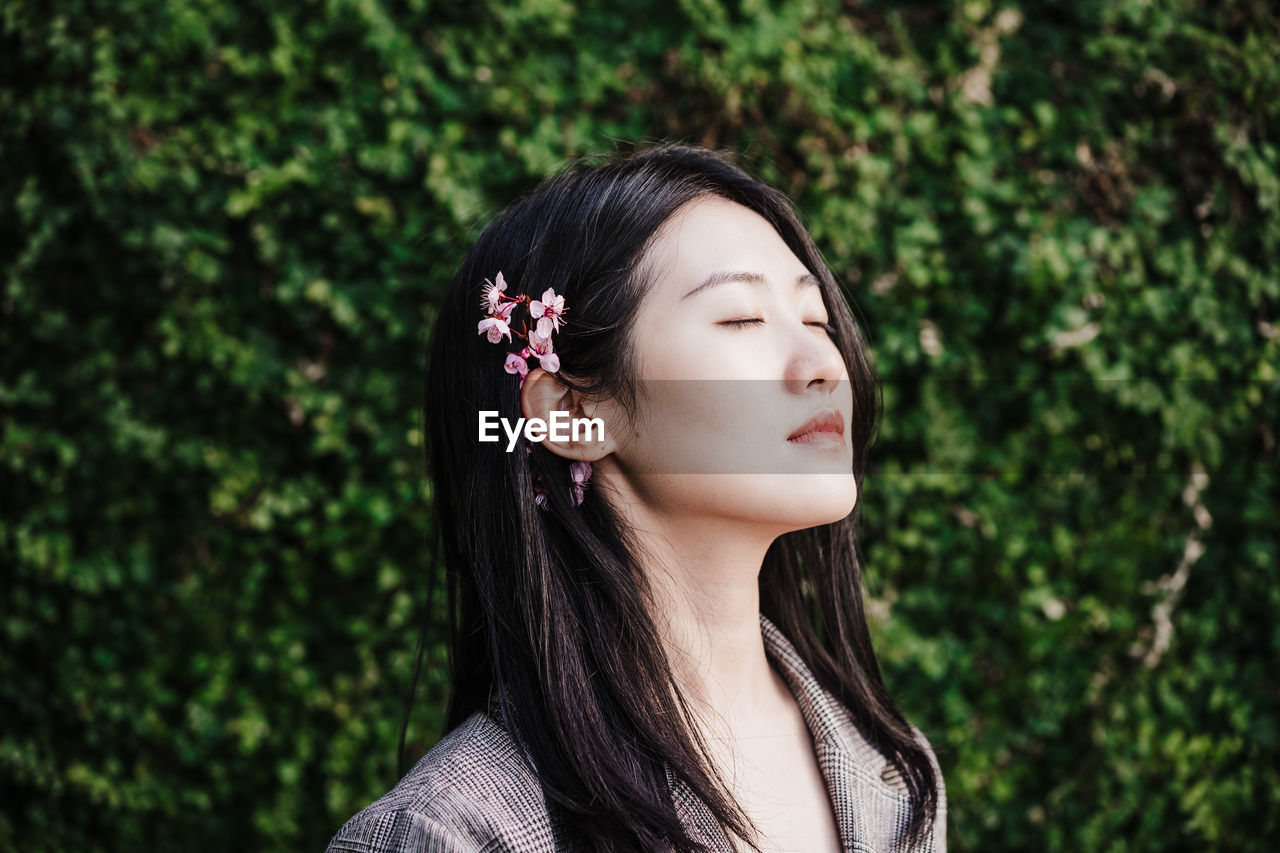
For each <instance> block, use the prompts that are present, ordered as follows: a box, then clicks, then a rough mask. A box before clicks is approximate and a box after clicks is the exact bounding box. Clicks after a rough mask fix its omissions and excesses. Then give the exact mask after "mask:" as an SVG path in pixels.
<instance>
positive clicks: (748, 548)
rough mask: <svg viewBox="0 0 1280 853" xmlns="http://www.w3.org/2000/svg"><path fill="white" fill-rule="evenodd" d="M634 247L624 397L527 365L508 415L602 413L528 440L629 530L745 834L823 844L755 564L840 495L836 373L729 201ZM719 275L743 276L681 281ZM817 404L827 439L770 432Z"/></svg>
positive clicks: (782, 274) (807, 414) (778, 844)
mask: <svg viewBox="0 0 1280 853" xmlns="http://www.w3.org/2000/svg"><path fill="white" fill-rule="evenodd" d="M644 263H645V264H646V267H645V269H646V270H647V272H648V273H649V276H650V280H651V281H652V285H651V288H650V290H649V291H648V292H647V293H646V295H645V297H644V300H643V302H642V305H641V310H640V314H639V316H638V317H637V318H636V322H635V326H634V329H633V337H632V341H633V345H634V347H635V353H636V362H637V373H638V376H639V377H640V379H641V404H640V411H639V412H636V413H628V412H625V411H622V410H621V408H620V407H618V406H616V405H614V404H613V403H611V401H603V402H595V403H589V404H584V403H583V402H581V401H579V400H577V399H575V398H574V396H573V395H572V394H570V393H569V392H567V391H566V390H565V389H564V387H563V386H562V385H560V384H559V382H558V381H557V380H556V379H555V376H554V374H548V373H546V372H545V371H543V370H541V369H535V370H533V371H531V372H530V374H529V376H528V378H527V380H526V382H525V386H524V390H523V392H522V406H523V408H524V415H525V416H526V417H543V418H546V417H548V416H549V412H550V411H551V410H553V409H557V408H560V409H567V410H569V411H573V412H575V413H579V414H581V415H583V416H586V417H601V418H603V419H604V421H605V435H606V439H605V441H604V442H597V443H594V444H590V445H588V444H574V443H572V442H565V443H552V442H547V444H546V446H547V447H548V448H549V449H551V450H552V451H553V452H556V453H559V454H560V455H562V456H565V457H567V458H571V459H585V460H589V461H591V462H592V464H593V474H592V479H591V482H590V485H589V487H588V488H592V489H600V490H602V493H603V494H604V495H606V496H607V499H608V500H610V501H611V502H613V504H614V505H615V506H617V507H618V508H619V509H620V511H621V512H622V513H623V515H624V517H626V518H627V519H628V520H629V521H630V523H632V524H633V525H634V526H635V527H636V528H637V529H638V530H639V531H642V532H643V533H644V534H645V535H644V536H643V537H641V538H643V540H644V541H645V543H646V546H645V547H646V548H647V551H648V553H646V554H644V555H642V562H643V563H644V566H645V569H646V576H647V577H648V578H650V579H651V583H652V586H653V590H654V594H655V597H656V599H657V600H656V604H657V608H656V613H657V614H658V617H659V628H660V629H661V630H662V632H663V638H664V642H665V643H666V646H667V649H668V653H669V655H670V657H671V660H672V662H673V666H674V668H675V673H676V678H677V681H678V682H679V683H680V685H681V688H682V690H683V691H684V694H685V696H686V697H688V698H689V699H690V700H691V702H692V704H693V705H694V707H695V708H696V709H697V711H698V713H699V714H700V717H701V720H702V727H703V733H704V735H705V736H706V737H707V738H708V742H709V744H710V745H711V748H712V752H713V757H714V760H715V763H716V766H717V768H718V769H719V771H720V773H721V775H722V778H723V779H724V780H725V782H726V784H728V785H729V787H730V790H731V791H732V792H733V793H734V796H735V797H736V799H737V801H738V802H739V803H740V804H741V805H742V806H743V808H744V809H745V810H746V812H747V815H748V816H749V817H750V818H751V819H752V821H753V822H755V823H756V825H757V827H758V828H759V829H760V830H761V833H762V836H763V837H762V838H761V839H760V840H761V842H762V848H763V849H766V850H836V849H838V837H837V831H836V828H835V825H834V819H833V816H832V813H831V807H830V800H829V798H828V795H827V792H826V788H825V784H824V782H823V779H822V776H821V773H820V771H819V769H818V765H817V762H816V760H815V757H814V754H813V750H812V744H811V741H810V736H809V733H808V730H807V728H806V726H805V723H804V720H803V718H802V717H801V715H800V712H799V708H798V706H797V705H796V703H795V699H794V697H793V696H792V695H791V693H790V691H789V689H788V688H787V687H786V684H785V682H783V681H782V679H781V677H780V676H779V675H778V673H777V672H776V671H775V670H774V669H773V667H772V666H771V665H770V663H769V661H768V658H767V656H766V653H765V649H764V641H763V638H762V636H761V633H760V623H759V609H760V599H759V586H758V580H759V575H760V570H761V566H762V564H763V560H764V556H765V552H766V550H767V549H768V547H769V545H770V544H771V543H772V542H773V541H774V540H775V539H776V538H777V537H778V536H780V535H782V534H784V533H787V532H789V531H792V530H799V529H803V528H807V527H813V526H816V525H820V524H826V523H830V522H833V521H837V520H839V519H842V518H844V517H846V516H847V515H848V514H849V513H850V512H852V511H853V508H854V505H855V503H856V501H857V497H858V493H857V485H856V482H855V479H854V476H853V472H852V444H851V441H850V436H849V424H850V423H851V421H852V414H853V397H852V390H851V386H850V383H849V377H848V372H847V369H846V366H845V364H844V360H843V358H842V357H841V355H840V351H839V349H838V348H837V347H836V344H835V342H834V341H833V340H832V338H831V337H830V335H829V333H828V331H827V330H826V329H825V328H823V327H822V325H821V324H823V323H825V322H826V321H827V320H828V319H829V317H828V314H827V310H826V307H825V305H824V303H823V299H822V294H821V291H820V290H819V288H818V287H817V286H816V284H813V283H812V282H811V277H810V276H809V271H808V270H807V269H806V268H805V266H804V264H803V263H802V262H801V261H800V259H799V258H797V257H796V255H795V254H794V253H793V252H792V251H791V250H790V249H789V248H788V247H787V245H786V244H785V243H784V242H783V240H782V238H781V237H780V236H779V235H778V234H777V232H775V231H774V230H773V227H772V226H770V225H769V223H768V222H767V221H766V220H764V219H763V218H762V217H761V216H759V215H758V214H756V213H754V212H752V211H750V210H748V209H747V208H745V207H742V206H740V205H738V204H735V203H733V202H729V201H727V200H724V199H720V198H714V197H711V198H703V199H698V200H695V201H693V202H690V203H689V204H688V205H686V206H685V207H683V208H682V209H681V210H679V211H677V213H676V214H675V215H674V216H672V217H671V219H670V220H668V221H667V222H666V223H665V224H664V225H663V227H662V228H661V229H659V231H658V233H657V234H656V235H655V238H654V240H653V242H652V243H651V247H650V249H649V252H648V253H647V255H646V257H645V259H644ZM726 273H749V274H750V275H751V277H752V281H743V280H728V281H724V282H723V283H719V284H714V285H711V286H707V287H703V288H701V289H699V290H698V291H697V292H696V293H692V294H691V295H690V292H691V291H693V290H695V288H698V286H699V285H701V284H704V283H706V282H708V281H709V280H713V279H714V277H719V278H722V279H723V278H725V277H726V276H725V275H724V274H726ZM740 320H758V321H759V322H752V323H736V324H735V323H734V322H733V321H740ZM741 380H750V381H741ZM830 410H835V411H837V412H839V413H840V414H841V415H842V417H843V423H844V426H843V430H844V431H843V435H842V436H841V438H842V442H828V443H827V444H823V445H821V446H817V447H815V446H811V445H804V444H797V443H795V442H792V441H789V440H788V436H790V435H791V434H792V433H793V432H794V431H795V430H796V429H797V428H798V427H800V426H801V425H802V424H803V423H805V422H806V421H807V420H809V419H810V418H811V417H812V416H813V415H814V414H816V413H819V412H823V411H830Z"/></svg>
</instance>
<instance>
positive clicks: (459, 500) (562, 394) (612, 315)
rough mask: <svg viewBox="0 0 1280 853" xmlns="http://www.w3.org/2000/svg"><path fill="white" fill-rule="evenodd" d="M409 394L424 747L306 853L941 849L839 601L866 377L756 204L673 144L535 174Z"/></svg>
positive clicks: (708, 163)
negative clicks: (444, 707) (438, 592)
mask: <svg viewBox="0 0 1280 853" xmlns="http://www.w3.org/2000/svg"><path fill="white" fill-rule="evenodd" d="M426 397H427V400H426V402H427V405H426V412H427V426H428V438H429V443H430V460H431V468H432V477H433V480H434V494H433V503H434V506H435V508H436V511H437V513H438V522H439V527H438V529H439V531H440V535H441V538H442V546H443V547H442V552H443V557H444V561H443V562H444V565H445V566H446V569H447V589H448V593H449V612H450V627H451V660H450V663H451V677H452V688H453V689H452V695H451V699H450V704H449V710H448V715H447V720H446V729H447V730H448V734H447V735H446V736H445V737H444V738H443V739H442V740H441V741H440V743H439V744H437V745H436V747H435V748H433V749H432V750H431V751H430V752H429V753H428V754H427V755H426V756H425V757H424V758H423V759H422V760H421V761H419V762H418V764H417V766H415V767H414V768H413V769H412V770H411V771H410V773H409V774H408V775H407V776H405V778H404V779H403V780H401V782H400V783H399V784H398V785H397V786H396V787H395V788H394V789H393V790H392V791H390V792H389V793H388V794H386V795H385V796H384V797H382V798H381V799H380V800H378V801H377V802H375V803H374V804H372V805H371V806H369V807H368V808H367V809H365V810H364V811H362V812H360V813H359V814H358V815H356V816H355V817H353V818H352V819H351V820H350V821H348V822H347V824H346V825H345V826H343V827H342V829H341V830H340V831H339V832H338V834H337V836H335V838H334V839H333V842H332V843H331V846H330V850H333V851H340V850H350V851H409V850H433V851H446V850H447V851H464V850H481V849H483V850H486V851H488V850H562V849H569V850H578V849H581V850H670V849H677V850H720V851H730V850H747V849H757V850H806V851H829V850H851V849H857V850H874V851H880V850H943V849H944V848H945V798H944V794H943V786H942V779H941V774H940V772H939V770H938V766H937V763H936V761H935V760H934V757H933V753H932V752H931V750H930V748H929V746H928V744H927V742H926V741H925V740H924V738H923V736H921V735H920V733H919V732H918V731H916V730H915V729H914V728H913V727H912V726H911V725H910V724H909V723H908V722H907V721H906V720H905V719H904V718H903V716H902V715H901V713H900V712H899V711H898V710H897V708H896V706H895V705H894V703H893V700H892V699H891V698H890V696H889V694H888V692H887V691H886V689H885V686H884V684H883V682H882V680H881V677H880V672H879V669H878V667H877V664H876V660H875V655H874V653H873V651H872V646H871V641H870V637H869V635H868V630H867V623H866V617H865V612H864V609H863V599H862V581H861V575H860V571H859V566H858V560H857V556H856V552H855V546H854V530H855V524H856V519H857V513H856V502H857V497H858V493H859V489H860V487H861V483H862V474H863V471H864V469H865V464H866V452H867V448H868V445H869V443H870V440H871V436H872V432H873V429H874V427H875V423H876V418H877V416H878V389H877V378H876V375H875V370H874V367H873V364H872V362H871V359H870V355H869V353H868V352H867V350H866V347H865V344H864V343H863V341H862V338H861V335H860V334H859V331H858V329H857V327H856V325H855V323H854V320H853V317H852V314H851V312H850V309H849V307H848V305H847V304H846V303H845V301H844V299H843V298H842V296H841V294H840V291H839V290H838V288H837V285H836V282H835V280H834V278H833V276H832V274H831V272H830V270H828V269H827V267H826V265H825V264H824V263H823V261H822V258H821V255H820V254H819V252H818V250H817V249H816V247H815V246H814V244H813V242H812V240H811V239H810V238H809V236H808V234H807V233H806V232H805V230H804V228H803V226H802V225H801V224H800V222H799V219H798V218H797V216H796V214H795V212H794V210H793V208H792V206H791V205H790V203H789V202H788V201H787V200H786V199H785V198H784V197H783V196H782V195H781V194H780V193H778V192H777V191H775V190H773V189H771V188H769V187H767V186H766V185H764V184H763V183H761V182H759V181H757V180H756V179H754V178H752V177H750V176H748V175H747V174H745V173H744V172H742V171H741V170H740V169H738V168H737V167H735V166H733V165H732V164H730V163H729V162H727V161H726V160H725V159H724V158H722V157H721V156H719V155H716V154H713V153H712V152H709V151H706V150H704V149H699V148H692V147H685V146H662V147H658V148H653V149H650V150H648V151H645V152H642V153H640V154H638V155H634V156H630V157H614V158H612V159H609V160H607V161H605V162H602V163H596V164H586V163H580V164H578V165H577V166H575V167H574V168H572V169H570V170H568V171H567V172H565V173H563V174H561V175H559V176H557V177H555V178H553V179H551V180H550V181H549V182H547V183H545V184H544V185H543V186H542V187H540V188H539V189H538V190H537V191H536V192H534V193H533V194H532V195H531V196H529V197H527V198H524V199H522V200H520V201H518V202H516V203H515V204H513V205H512V206H510V207H509V208H507V209H506V210H505V211H503V212H502V213H501V214H500V215H499V216H498V217H497V218H496V219H495V220H494V221H493V222H492V223H491V224H490V225H489V226H488V227H487V228H486V229H485V231H484V232H483V234H481V236H480V238H479V239H478V241H477V242H476V244H475V246H474V247H473V249H472V250H471V253H470V254H469V255H468V257H467V258H466V260H465V262H464V263H463V264H462V267H461V269H460V270H459V272H458V275H457V277H456V278H455V280H454V282H453V285H452V287H451V289H450V290H449V292H448V294H447V295H446V297H445V299H444V301H443V304H442V305H441V308H440V313H439V315H438V318H437V321H436V324H435V328H434V330H433V335H432V342H431V354H430V365H429V375H428V381H427V389H426ZM555 412H560V413H564V415H563V416H566V417H572V418H574V419H576V420H579V421H581V422H583V423H585V422H587V421H588V420H591V421H592V422H593V423H596V424H602V425H603V435H601V434H600V430H599V429H596V430H595V431H593V432H590V433H588V432H587V431H582V432H579V433H578V434H576V435H571V434H569V432H568V430H561V431H557V432H553V433H552V434H550V435H548V434H546V431H542V432H539V431H538V430H536V429H535V430H532V431H530V430H528V429H525V428H526V427H527V426H528V425H529V424H530V423H533V422H534V420H533V419H535V418H536V419H541V420H542V421H548V422H549V421H552V420H553V414H552V413H555ZM521 418H525V419H526V420H525V421H523V422H522V421H520V419H521ZM499 422H501V423H502V424H503V429H502V430H497V429H496V427H495V425H496V424H497V423H499ZM562 423H563V421H562ZM486 429H488V430H490V431H489V432H488V434H487V435H486V437H487V438H489V439H493V438H494V435H495V434H497V435H498V437H499V438H500V440H498V441H493V440H486V441H481V440H480V438H481V434H482V432H484V431H485V430H486ZM522 429H523V431H522Z"/></svg>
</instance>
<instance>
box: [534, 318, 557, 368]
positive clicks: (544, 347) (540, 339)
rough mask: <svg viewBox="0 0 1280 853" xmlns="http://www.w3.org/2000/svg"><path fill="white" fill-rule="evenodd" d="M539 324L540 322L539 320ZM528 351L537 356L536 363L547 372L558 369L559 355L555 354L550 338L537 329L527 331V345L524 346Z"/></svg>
mask: <svg viewBox="0 0 1280 853" xmlns="http://www.w3.org/2000/svg"><path fill="white" fill-rule="evenodd" d="M539 326H541V322H539ZM526 349H528V350H529V351H530V352H532V353H533V354H534V355H535V356H537V357H538V364H540V365H542V369H543V370H545V371H547V372H548V373H555V372H556V371H557V370H559V369H560V356H558V355H556V354H555V351H554V350H552V348H551V338H550V337H549V336H545V335H542V334H540V333H539V332H537V331H530V332H529V346H528V347H526Z"/></svg>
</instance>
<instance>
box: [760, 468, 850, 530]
mask: <svg viewBox="0 0 1280 853" xmlns="http://www.w3.org/2000/svg"><path fill="white" fill-rule="evenodd" d="M787 479H788V480H791V481H792V482H788V483H786V484H785V485H784V484H782V483H779V484H778V487H779V488H777V489H776V491H774V492H773V494H772V497H771V500H770V504H771V505H772V507H773V509H774V511H775V517H776V518H777V519H778V521H779V522H780V523H781V524H782V525H784V526H785V528H786V531H785V532H790V531H792V530H803V529H805V528H807V527H817V526H819V525H822V524H832V523H834V522H837V521H840V520H841V519H844V518H847V517H848V515H849V513H851V512H853V510H854V507H855V506H856V505H857V503H858V485H857V482H856V481H855V480H854V478H853V475H852V474H847V475H839V474H807V475H794V476H793V475H788V477H787Z"/></svg>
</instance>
